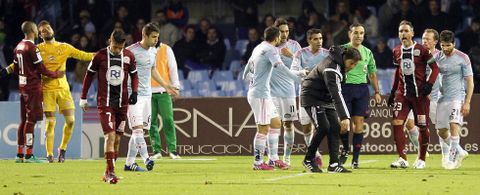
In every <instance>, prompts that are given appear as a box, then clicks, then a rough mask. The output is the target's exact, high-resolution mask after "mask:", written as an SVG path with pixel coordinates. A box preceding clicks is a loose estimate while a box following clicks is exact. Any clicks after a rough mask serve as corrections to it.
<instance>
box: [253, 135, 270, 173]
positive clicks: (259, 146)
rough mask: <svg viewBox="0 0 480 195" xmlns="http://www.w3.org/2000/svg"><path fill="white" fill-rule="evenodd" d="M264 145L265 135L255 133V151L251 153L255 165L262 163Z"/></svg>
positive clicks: (265, 143)
mask: <svg viewBox="0 0 480 195" xmlns="http://www.w3.org/2000/svg"><path fill="white" fill-rule="evenodd" d="M266 145H267V135H264V134H261V133H258V132H257V134H255V138H254V139H253V147H254V149H255V151H254V152H253V156H254V157H255V161H254V163H255V165H259V164H262V163H263V155H264V154H265V147H266Z"/></svg>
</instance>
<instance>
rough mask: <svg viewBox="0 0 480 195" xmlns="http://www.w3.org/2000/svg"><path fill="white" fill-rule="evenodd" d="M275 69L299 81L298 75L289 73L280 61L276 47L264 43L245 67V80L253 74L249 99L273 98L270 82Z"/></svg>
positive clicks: (255, 50) (258, 47) (254, 51)
mask: <svg viewBox="0 0 480 195" xmlns="http://www.w3.org/2000/svg"><path fill="white" fill-rule="evenodd" d="M273 68H278V69H280V71H284V72H285V73H286V75H287V76H289V77H290V78H292V79H293V80H294V81H299V80H300V78H298V77H297V76H296V75H294V74H293V73H292V72H290V71H289V69H288V68H287V67H286V66H285V65H284V64H283V62H282V60H281V59H280V54H279V53H278V50H277V48H276V47H275V46H273V45H272V44H270V43H268V42H266V41H263V42H262V43H260V44H259V45H257V46H256V47H255V49H253V52H252V56H251V57H250V59H249V60H248V63H247V66H246V67H245V70H244V73H243V78H244V79H245V78H247V75H248V74H251V75H252V76H251V80H250V87H249V90H248V96H249V97H255V98H271V93H270V80H271V77H272V70H273Z"/></svg>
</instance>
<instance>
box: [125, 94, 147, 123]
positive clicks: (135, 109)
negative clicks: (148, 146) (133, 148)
mask: <svg viewBox="0 0 480 195" xmlns="http://www.w3.org/2000/svg"><path fill="white" fill-rule="evenodd" d="M127 117H128V126H129V127H130V129H133V127H136V126H140V125H142V126H143V129H147V130H148V129H150V123H151V121H152V96H138V97H137V103H136V104H135V105H128V111H127Z"/></svg>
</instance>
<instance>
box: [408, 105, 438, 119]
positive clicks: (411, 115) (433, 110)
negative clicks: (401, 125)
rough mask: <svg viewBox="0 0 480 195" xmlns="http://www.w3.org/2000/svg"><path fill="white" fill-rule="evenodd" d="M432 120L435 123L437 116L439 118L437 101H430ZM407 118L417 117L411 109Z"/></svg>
mask: <svg viewBox="0 0 480 195" xmlns="http://www.w3.org/2000/svg"><path fill="white" fill-rule="evenodd" d="M429 117H430V121H431V122H432V124H435V123H436V122H437V121H436V118H437V102H435V101H430V113H429ZM407 119H409V120H415V117H414V116H413V110H410V113H408V117H407Z"/></svg>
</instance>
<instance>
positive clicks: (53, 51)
mask: <svg viewBox="0 0 480 195" xmlns="http://www.w3.org/2000/svg"><path fill="white" fill-rule="evenodd" d="M38 30H39V32H40V37H41V38H42V39H43V43H40V44H39V45H38V49H39V50H40V55H41V56H42V58H43V59H44V64H45V66H46V67H47V69H48V70H59V71H65V69H66V61H67V59H68V58H74V59H77V60H82V61H91V60H92V59H93V56H94V55H95V53H87V52H84V51H80V50H78V49H76V48H75V47H73V46H72V45H70V44H68V43H62V42H57V41H55V38H54V32H53V29H52V27H51V26H50V23H49V22H47V21H45V20H44V21H41V22H40V23H39V24H38ZM42 87H43V111H44V112H45V117H46V118H47V120H46V121H45V124H46V128H45V130H46V133H45V134H46V137H47V139H46V150H47V160H48V161H49V162H53V142H54V136H55V135H54V132H55V131H54V129H55V111H56V110H57V105H58V110H59V111H60V112H61V113H62V114H63V116H64V117H65V124H64V125H63V137H62V143H61V144H60V147H59V148H58V162H61V163H63V162H64V161H65V151H66V150H67V144H68V142H69V141H70V137H71V136H72V132H73V124H74V122H75V117H74V109H75V106H74V103H73V98H72V95H71V94H70V87H69V85H68V82H67V79H66V77H62V78H58V79H57V78H56V79H52V78H48V77H45V76H42Z"/></svg>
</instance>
